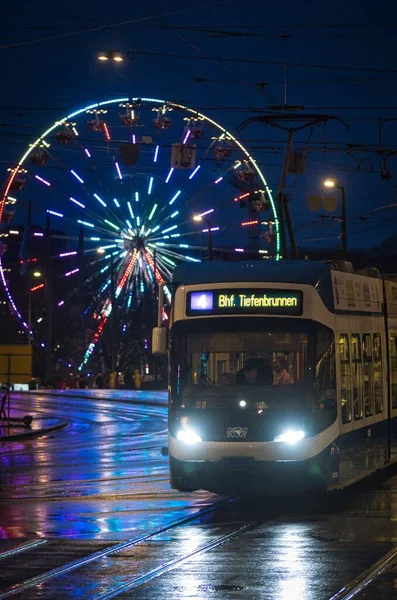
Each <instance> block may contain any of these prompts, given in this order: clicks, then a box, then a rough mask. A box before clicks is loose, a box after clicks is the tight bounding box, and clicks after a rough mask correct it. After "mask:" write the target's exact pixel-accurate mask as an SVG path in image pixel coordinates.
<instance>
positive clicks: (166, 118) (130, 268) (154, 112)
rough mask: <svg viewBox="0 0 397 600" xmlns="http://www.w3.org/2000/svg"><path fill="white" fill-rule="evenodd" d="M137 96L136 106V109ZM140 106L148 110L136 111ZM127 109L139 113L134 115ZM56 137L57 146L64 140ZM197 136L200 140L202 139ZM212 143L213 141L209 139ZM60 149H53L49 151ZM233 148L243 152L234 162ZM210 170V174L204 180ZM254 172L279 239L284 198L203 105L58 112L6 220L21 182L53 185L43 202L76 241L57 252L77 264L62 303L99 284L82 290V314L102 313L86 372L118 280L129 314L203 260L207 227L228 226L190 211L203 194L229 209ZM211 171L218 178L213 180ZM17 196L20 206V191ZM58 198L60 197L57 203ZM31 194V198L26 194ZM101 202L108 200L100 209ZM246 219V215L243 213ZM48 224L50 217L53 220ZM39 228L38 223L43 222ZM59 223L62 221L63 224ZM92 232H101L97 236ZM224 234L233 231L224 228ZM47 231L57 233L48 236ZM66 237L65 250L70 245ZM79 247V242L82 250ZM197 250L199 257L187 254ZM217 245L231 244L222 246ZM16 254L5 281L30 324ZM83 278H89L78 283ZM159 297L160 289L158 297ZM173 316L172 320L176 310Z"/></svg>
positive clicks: (19, 170) (19, 172)
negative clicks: (239, 182)
mask: <svg viewBox="0 0 397 600" xmlns="http://www.w3.org/2000/svg"><path fill="white" fill-rule="evenodd" d="M120 103H122V104H123V103H124V107H126V106H127V109H125V108H124V114H121V113H120V108H119V106H120ZM125 103H127V105H126V104H125ZM133 103H135V104H134V105H133V107H132V108H131V105H132V104H133ZM137 103H138V104H139V114H138V111H137V110H136V106H138V104H137ZM145 103H146V104H145ZM122 104H121V106H122ZM118 105H119V106H118ZM128 106H129V108H128ZM110 109H112V110H110ZM126 110H127V112H125V111H126ZM184 115H186V117H184ZM126 116H127V117H129V120H126V118H125V117H126ZM154 117H155V118H154ZM170 117H171V118H170ZM72 118H73V122H72V121H71V119H72ZM121 119H124V121H125V122H124V123H123V121H122V123H123V127H122V128H120V120H121ZM139 119H140V120H141V121H140V123H142V125H141V124H140V125H139V127H140V126H143V127H146V130H145V132H146V133H147V135H144V136H140V135H139V136H138V135H136V133H137V132H135V131H134V127H136V126H137V122H138V120H139ZM75 120H76V123H75V122H74V121H75ZM197 120H199V121H200V126H196V125H197V123H196V122H197ZM77 121H78V122H77ZM150 127H151V129H150V130H149V128H150ZM131 129H132V130H131ZM208 129H210V130H211V131H208ZM116 132H117V133H116ZM204 132H205V135H204V136H203V133H204ZM214 133H215V135H214ZM111 134H112V135H111ZM207 134H208V135H207ZM77 137H78V140H77ZM54 138H55V139H56V142H57V143H54V141H53V140H54ZM100 140H102V142H101V141H100ZM116 140H117V142H116ZM131 140H132V144H131ZM189 140H192V143H191V142H190V141H189ZM205 140H207V141H205ZM208 140H211V142H210V145H209V146H208ZM119 142H120V144H121V145H122V143H126V147H127V148H128V151H131V152H137V151H138V150H140V152H139V153H138V158H139V160H138V163H139V164H138V163H137V162H135V163H134V164H132V163H131V161H130V162H129V161H128V157H125V156H124V155H122V154H121V145H120V147H118V143H119ZM137 144H138V145H137ZM190 144H191V145H190ZM133 145H134V146H135V147H134V148H133V147H132V146H133ZM50 146H51V153H50V152H49V151H47V149H48V148H49V147H50ZM172 147H174V149H175V148H181V158H180V161H179V160H178V159H177V157H175V153H174V154H172V157H171V156H170V154H171V150H170V148H172ZM193 148H194V151H193V158H192V149H193ZM160 149H161V152H160ZM182 150H183V151H182ZM232 152H233V155H232V156H231V157H230V159H229V156H230V155H231V154H232ZM46 153H47V156H46ZM214 155H215V160H216V171H214V164H215V163H214ZM187 156H189V160H188V159H187ZM27 159H29V160H30V161H31V164H32V165H33V167H29V170H28V171H29V172H27V170H26V169H25V168H24V162H25V161H26V160H27ZM87 159H90V160H89V161H87ZM170 159H171V165H174V166H170ZM48 160H55V161H56V162H57V165H59V166H60V167H59V171H58V172H57V180H56V181H51V178H48V177H47V178H46V177H45V172H44V169H45V163H46V162H47V161H48ZM222 161H223V162H222ZM132 162H133V160H132ZM153 163H155V165H154V164H153ZM33 169H34V170H33ZM200 169H201V176H200V177H196V175H197V173H198V171H199V170H200ZM244 169H246V170H248V171H250V173H253V174H254V176H255V177H257V178H258V180H260V186H261V189H262V190H264V192H263V193H266V195H267V199H268V201H269V202H270V205H271V208H272V210H273V213H274V220H273V221H270V220H269V221H268V222H269V223H270V222H271V223H272V225H271V226H270V225H268V227H274V235H275V239H276V245H277V244H278V240H279V238H278V221H277V218H276V213H275V207H274V202H273V199H272V196H271V192H270V190H269V188H268V186H267V184H266V181H265V180H264V178H263V175H262V174H261V172H260V170H259V169H258V167H257V166H256V163H255V162H254V160H253V159H252V157H251V156H250V154H249V153H248V152H247V151H246V150H245V148H244V147H243V146H242V144H241V143H240V142H239V141H238V140H237V139H236V138H235V137H234V136H233V135H232V134H230V133H229V132H227V131H226V130H225V129H224V128H223V127H221V126H220V125H219V124H218V123H217V122H216V121H214V120H213V119H211V118H209V117H207V116H205V115H202V114H201V113H198V112H197V111H196V110H194V109H190V108H188V107H185V106H182V105H180V104H176V103H173V102H168V101H165V100H159V99H155V98H135V99H128V98H117V99H112V100H108V101H105V102H99V103H94V104H91V105H89V106H86V107H84V108H82V109H80V110H76V111H74V112H73V113H71V114H69V115H67V116H65V117H62V118H61V119H58V120H57V121H56V122H55V123H54V125H52V126H51V127H49V128H48V129H47V130H46V131H45V132H44V133H43V134H42V135H41V136H40V137H39V138H38V139H37V140H36V141H34V142H33V143H32V144H30V146H29V149H28V150H27V151H26V152H25V154H24V155H23V156H22V158H21V159H20V161H19V163H18V164H17V166H16V167H15V168H13V170H12V171H10V176H9V179H8V181H7V184H6V187H5V192H4V195H3V198H2V200H1V202H0V223H4V222H5V218H4V216H3V215H4V214H6V215H7V209H6V208H5V207H6V204H7V203H8V202H10V201H9V196H8V193H9V192H10V190H11V189H12V190H14V189H15V190H22V189H23V188H24V186H25V185H26V183H27V184H28V185H30V184H31V183H32V181H33V182H34V181H36V182H38V184H42V185H43V186H45V187H42V189H41V194H42V195H43V200H42V201H43V202H44V203H46V202H48V204H47V206H49V205H50V206H53V207H55V209H56V210H53V209H48V210H47V211H45V210H43V212H47V214H48V215H53V216H54V217H58V218H63V219H64V221H63V223H64V225H63V227H64V229H65V234H66V235H64V234H62V232H61V235H60V236H59V240H62V239H66V238H67V239H68V240H69V241H68V243H67V245H66V244H65V243H64V242H61V241H59V242H56V243H57V244H59V245H58V246H57V248H59V250H56V251H55V252H54V254H53V256H52V257H51V259H55V260H59V261H64V262H63V264H65V262H67V264H68V267H69V269H68V270H67V271H66V272H65V270H66V269H62V270H61V271H60V272H59V273H58V275H59V277H60V276H63V277H64V278H65V280H66V281H69V280H70V287H69V293H65V291H64V290H62V296H63V297H62V299H60V298H59V297H58V298H56V297H54V299H53V301H54V306H55V305H57V306H59V307H60V306H64V305H65V306H71V307H72V306H74V304H75V303H76V300H75V295H76V294H77V290H79V289H80V286H81V285H83V286H85V285H87V286H90V289H91V290H92V291H91V292H90V294H80V298H87V297H89V296H90V297H91V298H92V300H91V301H90V302H89V303H88V305H86V306H85V307H84V309H83V311H82V314H83V315H84V316H85V318H87V319H92V318H94V317H93V315H95V319H96V320H97V322H96V323H95V328H94V331H95V333H94V334H93V338H92V341H91V342H90V343H87V345H85V347H86V351H85V355H84V358H83V360H82V362H81V364H80V365H79V368H80V369H81V368H82V366H83V365H84V364H85V363H86V362H87V360H89V358H90V356H91V355H92V353H93V351H94V350H95V347H96V345H97V343H98V341H99V340H100V338H101V336H102V334H103V331H104V328H105V327H106V322H107V320H108V319H109V317H110V315H111V313H112V309H113V308H114V306H113V304H114V298H113V299H112V297H111V288H112V285H111V281H112V277H114V278H115V283H116V288H115V298H117V301H118V311H121V312H120V314H124V313H123V312H122V311H125V310H128V309H130V308H131V307H132V306H134V305H135V304H136V303H137V302H138V303H139V302H141V301H143V300H142V298H144V297H145V294H146V293H147V291H148V290H149V291H150V290H151V288H152V286H153V285H154V284H155V282H156V283H163V282H164V281H169V280H170V278H171V276H172V272H173V269H174V268H175V267H176V265H177V264H178V263H179V262H181V261H188V262H193V263H194V262H197V263H198V262H200V258H199V256H200V253H201V252H202V248H201V241H200V236H201V234H200V232H201V231H204V232H206V231H208V230H210V231H211V232H217V231H220V227H219V226H214V227H212V226H209V229H208V228H207V229H204V230H201V229H199V230H198V231H197V230H195V229H194V228H192V227H191V226H190V225H189V223H190V217H189V216H188V215H187V212H188V211H189V206H190V207H192V204H191V200H192V199H194V210H195V211H197V212H198V213H199V214H201V215H204V216H205V215H207V214H211V213H213V212H214V211H215V210H216V211H218V210H222V206H224V207H225V210H226V211H229V210H230V209H229V208H228V207H229V206H230V199H232V198H233V195H232V194H231V193H230V190H233V181H232V179H233V177H234V178H235V177H236V175H238V176H241V177H242V176H243V175H244ZM32 171H33V172H32ZM35 171H36V172H35ZM214 172H215V173H216V175H214ZM58 173H59V177H58ZM206 175H209V178H208V177H206ZM171 177H172V183H170V181H171ZM74 180H77V181H78V182H79V183H80V184H81V185H82V187H81V188H79V190H80V191H79V192H75V191H74V190H75V185H76V182H75V181H74ZM221 181H223V182H224V185H222V186H220V188H219V190H218V189H217V193H216V195H214V185H216V184H218V183H220V182H221ZM190 182H192V183H190ZM165 184H168V185H165ZM68 186H70V188H68ZM47 188H48V190H47ZM170 188H171V192H170ZM172 188H175V189H172ZM68 189H70V192H69V194H68V193H67V191H68ZM240 189H242V188H240ZM207 190H208V192H207ZM22 193H23V192H21V194H22ZM71 194H73V196H72V195H71ZM15 195H16V196H17V200H18V201H17V202H16V205H17V209H18V205H19V191H18V193H17V194H15ZM48 195H51V204H50V201H49V200H48V198H47V196H48ZM76 195H77V196H78V198H77V199H76V197H75V196H76ZM149 196H151V198H149ZM178 198H181V200H182V201H181V200H180V201H179V203H178V210H172V209H170V206H172V205H173V204H174V202H176V200H177V199H178ZM108 199H109V200H108ZM133 199H134V200H135V202H134V210H133V209H132V200H133ZM23 200H24V201H25V202H26V196H25V199H23ZM105 200H106V201H105ZM222 202H223V205H222ZM97 203H99V204H100V205H101V208H100V209H99V206H98V204H97ZM203 203H206V204H203ZM199 204H201V207H200V206H199ZM208 204H209V205H210V206H211V205H212V206H214V207H215V208H211V209H208V208H207V210H204V212H201V213H200V208H201V211H203V209H205V207H206V206H207V207H208ZM25 206H26V204H25ZM233 206H235V205H233ZM237 207H238V205H237ZM76 211H77V212H76ZM129 219H130V220H129ZM238 221H239V222H240V221H241V218H240V219H238ZM250 222H251V223H253V222H255V225H258V227H259V226H262V223H267V221H266V222H265V221H262V219H260V220H258V219H251V220H250ZM47 223H50V221H49V220H47ZM171 223H176V224H172V225H171ZM51 224H52V221H51ZM35 227H36V228H38V225H36V226H35ZM47 227H49V225H47ZM53 227H54V228H55V224H54V225H53ZM226 229H227V228H226ZM87 230H91V231H90V232H89V233H90V234H91V235H89V234H88V231H87ZM222 231H225V227H224V226H222ZM31 235H33V236H35V237H44V234H43V233H42V232H40V231H32V233H31ZM45 235H46V236H47V233H46V234H45ZM233 235H235V234H233ZM185 236H194V237H193V239H192V238H190V237H189V238H188V239H189V242H190V240H192V242H191V243H185ZM214 237H216V236H214ZM21 238H22V236H21ZM56 239H58V238H56ZM38 243H40V244H41V243H42V242H38ZM52 243H54V244H55V242H52ZM62 244H63V248H65V250H63V249H62ZM73 244H75V248H76V249H73ZM236 245H237V244H236ZM44 247H45V244H44ZM54 247H55V246H54ZM277 248H278V246H277ZM187 249H189V255H186V252H185V251H186V250H187ZM66 250H67V251H66ZM215 250H218V251H219V252H221V251H222V249H221V248H215ZM242 250H244V248H243V247H238V248H236V249H235V251H236V252H241V251H242ZM263 252H264V251H263ZM266 252H267V251H266ZM6 258H7V256H6V255H5V256H4V255H3V256H0V277H1V281H2V283H3V286H4V288H5V291H6V295H7V298H8V300H9V302H10V305H11V307H12V309H13V311H14V312H15V314H16V315H17V316H18V318H19V319H20V320H21V322H22V326H23V328H24V329H25V330H26V329H27V328H28V325H27V323H26V320H24V319H23V317H22V315H21V313H20V312H19V311H18V308H17V306H16V304H15V302H14V300H13V297H12V292H11V291H10V289H9V287H8V285H7V281H6V278H5V276H4V269H3V263H4V260H5V259H6ZM76 262H77V264H76ZM69 265H70V266H69ZM37 266H39V265H37ZM111 273H112V274H113V275H112V276H110V274H111ZM73 280H74V281H73ZM76 281H79V282H80V283H79V284H76ZM65 285H68V284H67V283H66V284H65ZM56 292H58V290H56ZM60 293H61V289H59V294H60ZM165 294H166V298H167V299H168V301H169V302H170V301H171V293H170V291H169V290H168V288H165ZM55 295H56V293H55ZM152 296H153V293H152V292H151V294H149V297H152ZM112 300H113V302H112ZM35 310H36V308H35ZM118 314H119V313H118ZM122 318H125V317H122ZM163 318H164V319H166V318H167V314H166V313H164V315H163ZM35 322H36V320H35ZM37 322H38V320H37ZM120 328H121V329H122V331H123V332H125V331H126V322H123V323H121V325H120Z"/></svg>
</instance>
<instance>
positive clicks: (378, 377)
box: [373, 333, 383, 413]
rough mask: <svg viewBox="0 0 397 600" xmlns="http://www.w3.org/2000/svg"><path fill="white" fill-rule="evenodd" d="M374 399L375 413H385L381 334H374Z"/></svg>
mask: <svg viewBox="0 0 397 600" xmlns="http://www.w3.org/2000/svg"><path fill="white" fill-rule="evenodd" d="M373 341H374V361H373V364H374V397H375V413H381V412H382V411H383V377H382V340H381V337H380V333H374V338H373Z"/></svg>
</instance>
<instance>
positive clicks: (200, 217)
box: [193, 211, 213, 260]
mask: <svg viewBox="0 0 397 600" xmlns="http://www.w3.org/2000/svg"><path fill="white" fill-rule="evenodd" d="M211 212H212V211H211ZM193 220H194V221H196V222H200V221H204V223H205V224H206V225H207V227H208V229H207V233H208V260H213V253H212V231H211V228H212V222H211V221H210V219H206V218H205V217H204V215H194V217H193Z"/></svg>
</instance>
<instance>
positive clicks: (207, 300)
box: [189, 292, 214, 310]
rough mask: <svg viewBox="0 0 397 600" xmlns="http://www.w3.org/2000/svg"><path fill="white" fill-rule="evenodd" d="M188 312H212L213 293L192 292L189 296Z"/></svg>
mask: <svg viewBox="0 0 397 600" xmlns="http://www.w3.org/2000/svg"><path fill="white" fill-rule="evenodd" d="M189 308H190V310H213V308H214V293H213V292H192V293H191V294H190V307H189Z"/></svg>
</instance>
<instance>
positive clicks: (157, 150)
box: [153, 146, 160, 162]
mask: <svg viewBox="0 0 397 600" xmlns="http://www.w3.org/2000/svg"><path fill="white" fill-rule="evenodd" d="M159 149H160V146H156V151H155V153H154V159H153V162H157V157H158V155H159Z"/></svg>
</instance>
